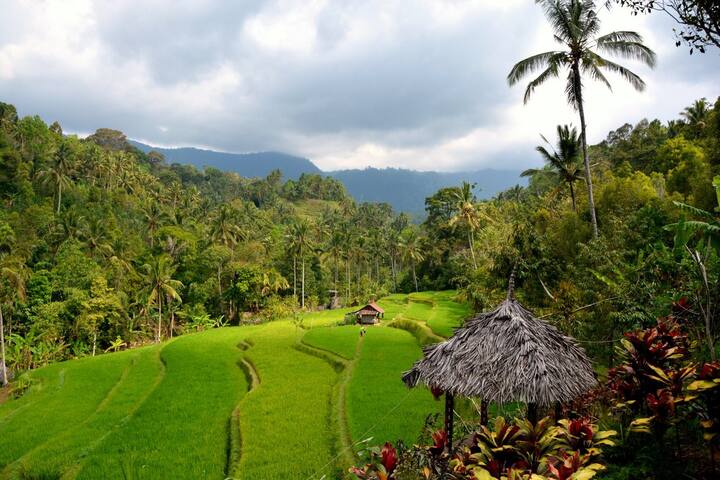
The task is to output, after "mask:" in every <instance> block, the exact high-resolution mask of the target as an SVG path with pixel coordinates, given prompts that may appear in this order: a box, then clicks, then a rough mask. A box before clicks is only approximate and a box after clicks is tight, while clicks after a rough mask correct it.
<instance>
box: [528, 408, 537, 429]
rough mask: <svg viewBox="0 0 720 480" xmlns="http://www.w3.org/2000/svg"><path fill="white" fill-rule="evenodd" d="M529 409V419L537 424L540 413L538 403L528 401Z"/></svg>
mask: <svg viewBox="0 0 720 480" xmlns="http://www.w3.org/2000/svg"><path fill="white" fill-rule="evenodd" d="M527 409H528V413H527V419H528V420H529V421H530V423H532V424H533V425H535V424H536V423H537V414H538V412H537V403H528V404H527Z"/></svg>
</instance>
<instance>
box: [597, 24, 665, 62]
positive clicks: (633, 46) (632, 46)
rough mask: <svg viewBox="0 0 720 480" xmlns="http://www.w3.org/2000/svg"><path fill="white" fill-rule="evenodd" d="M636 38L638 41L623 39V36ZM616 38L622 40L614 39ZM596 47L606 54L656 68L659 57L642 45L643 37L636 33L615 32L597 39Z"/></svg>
mask: <svg viewBox="0 0 720 480" xmlns="http://www.w3.org/2000/svg"><path fill="white" fill-rule="evenodd" d="M633 35H634V36H636V37H637V39H636V40H629V39H623V38H622V37H623V36H628V37H632V36H633ZM614 36H617V37H620V39H614ZM596 45H597V48H598V50H600V51H602V52H606V53H611V54H614V55H618V56H620V57H623V58H628V59H631V60H638V61H640V62H643V63H644V64H646V65H648V66H649V67H654V66H655V63H656V60H657V56H656V55H655V52H653V51H652V49H650V48H649V47H647V46H646V45H644V44H643V43H642V37H641V36H640V35H639V34H637V33H635V32H613V33H609V34H608V35H604V36H602V37H600V38H598V39H597V41H596Z"/></svg>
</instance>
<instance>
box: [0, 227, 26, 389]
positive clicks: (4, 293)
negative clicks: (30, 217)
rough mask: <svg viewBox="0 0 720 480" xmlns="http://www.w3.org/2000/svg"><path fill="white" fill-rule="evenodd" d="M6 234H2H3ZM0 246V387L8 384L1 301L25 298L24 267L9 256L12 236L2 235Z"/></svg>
mask: <svg viewBox="0 0 720 480" xmlns="http://www.w3.org/2000/svg"><path fill="white" fill-rule="evenodd" d="M5 233H6V232H3V234H5ZM4 236H5V237H6V238H3V240H2V245H0V280H1V281H0V286H2V287H6V288H2V289H0V382H2V383H0V385H2V386H3V387H4V386H6V385H7V384H8V374H7V362H6V359H5V319H4V317H3V310H2V306H3V300H5V299H7V298H10V300H11V302H12V301H14V300H15V299H18V298H19V299H21V300H22V299H23V298H25V275H24V270H25V265H24V263H22V262H21V261H19V260H18V259H17V258H14V257H11V256H10V251H11V248H10V242H9V241H8V240H11V241H14V235H12V234H11V235H4Z"/></svg>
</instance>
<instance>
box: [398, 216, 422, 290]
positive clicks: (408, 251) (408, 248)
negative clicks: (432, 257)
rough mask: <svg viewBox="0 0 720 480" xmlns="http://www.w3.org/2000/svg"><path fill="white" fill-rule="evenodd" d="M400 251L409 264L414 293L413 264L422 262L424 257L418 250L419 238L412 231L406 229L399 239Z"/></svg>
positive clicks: (415, 275) (416, 286)
mask: <svg viewBox="0 0 720 480" xmlns="http://www.w3.org/2000/svg"><path fill="white" fill-rule="evenodd" d="M400 249H401V251H402V254H403V256H404V257H405V258H406V259H407V261H409V262H410V268H411V270H412V275H413V282H414V283H415V291H416V292H417V291H419V289H418V281H417V274H416V273H415V264H416V263H417V262H422V261H423V260H424V259H425V257H424V256H423V254H422V251H421V249H420V236H419V235H418V234H417V232H416V231H415V230H414V229H407V230H406V231H405V232H403V235H402V236H401V238H400Z"/></svg>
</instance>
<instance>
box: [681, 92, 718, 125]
mask: <svg viewBox="0 0 720 480" xmlns="http://www.w3.org/2000/svg"><path fill="white" fill-rule="evenodd" d="M710 107H711V106H710V103H709V102H708V101H707V99H706V98H704V97H703V98H701V99H700V100H695V102H693V104H692V105H690V106H689V107H685V109H684V110H683V111H682V112H680V116H681V117H683V118H684V119H685V121H687V123H688V125H690V126H691V127H697V128H699V129H703V128H705V123H706V121H707V117H708V114H710V112H711V111H712V108H710Z"/></svg>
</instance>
